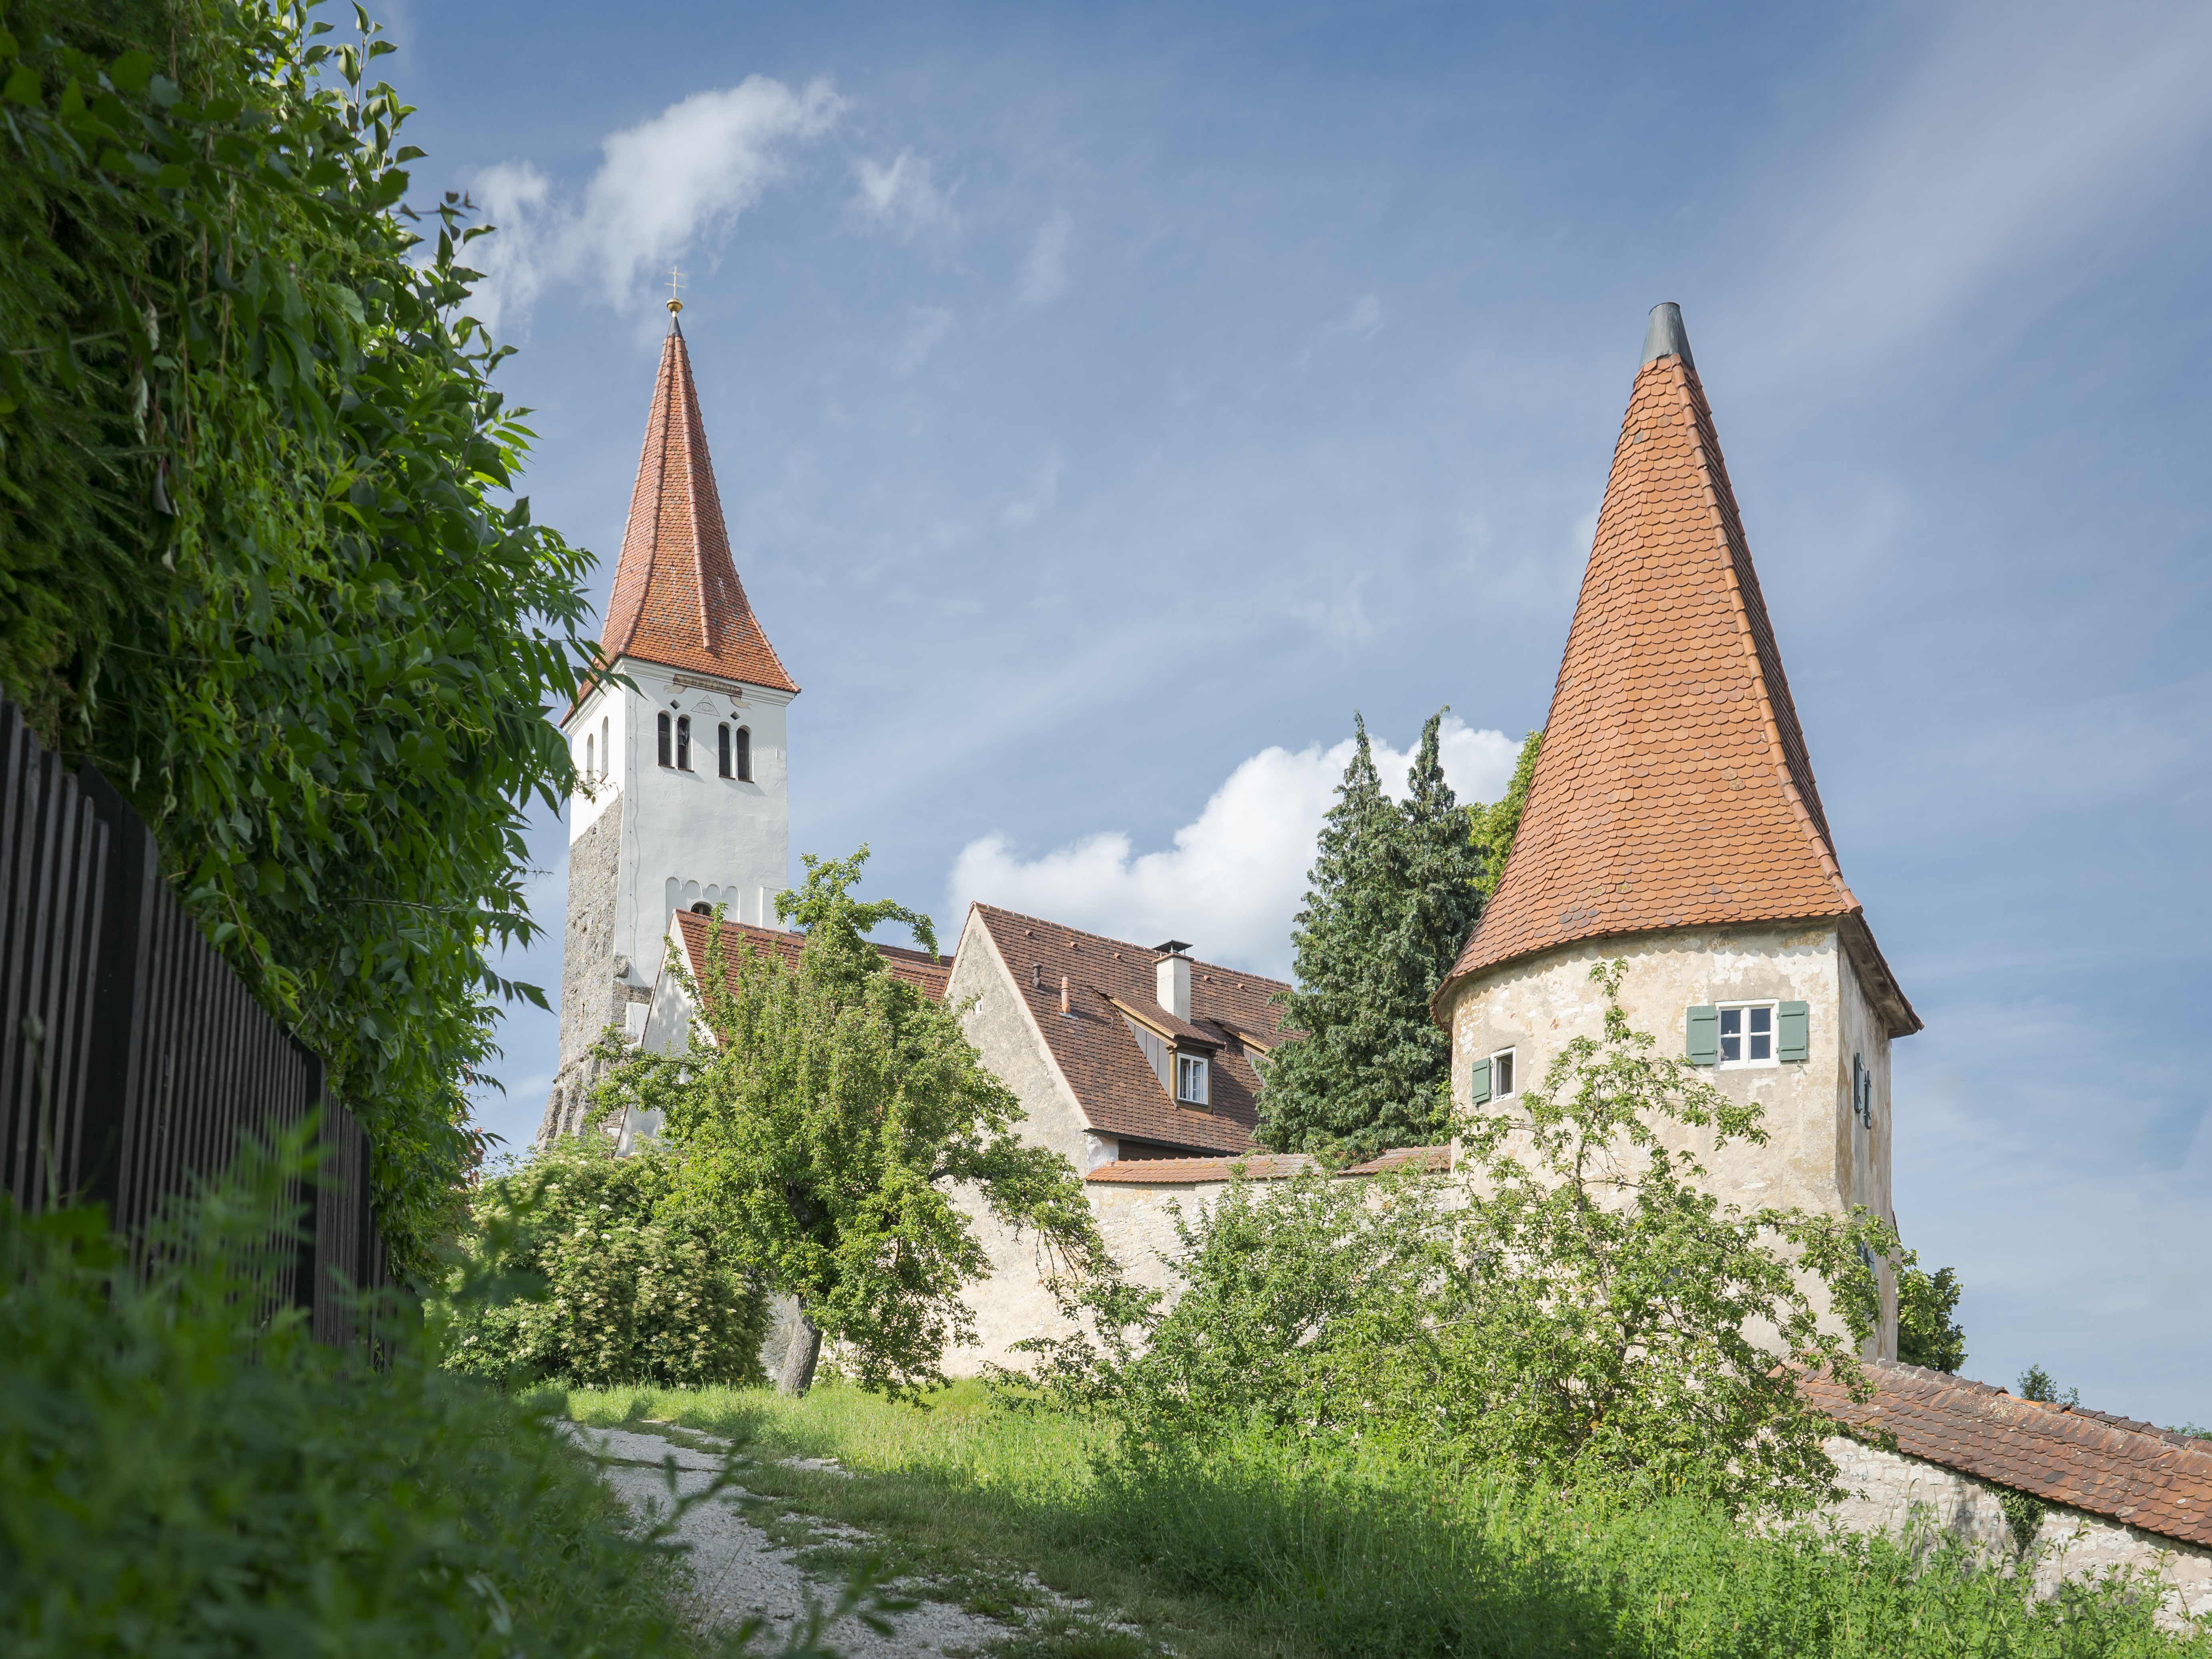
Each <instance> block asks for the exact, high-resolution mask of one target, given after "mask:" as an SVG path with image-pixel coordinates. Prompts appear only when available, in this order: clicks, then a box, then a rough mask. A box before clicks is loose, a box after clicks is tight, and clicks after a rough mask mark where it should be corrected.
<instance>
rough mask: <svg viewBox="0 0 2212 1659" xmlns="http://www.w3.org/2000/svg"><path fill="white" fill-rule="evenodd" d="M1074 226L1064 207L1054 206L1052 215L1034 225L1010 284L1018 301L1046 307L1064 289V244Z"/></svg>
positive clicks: (1065, 255) (1065, 281)
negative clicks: (1016, 276)
mask: <svg viewBox="0 0 2212 1659" xmlns="http://www.w3.org/2000/svg"><path fill="white" fill-rule="evenodd" d="M1074 228H1075V222H1074V221H1073V219H1071V218H1069V217H1068V213H1067V210H1066V208H1054V210H1052V216H1051V217H1050V218H1049V219H1047V220H1046V221H1045V222H1044V223H1042V225H1039V226H1038V227H1037V232H1036V235H1035V236H1033V237H1031V238H1030V251H1029V253H1028V256H1027V257H1026V258H1024V259H1023V261H1022V271H1021V276H1020V277H1019V279H1018V281H1017V282H1016V283H1015V284H1014V297H1015V298H1016V299H1018V300H1019V301H1021V302H1022V304H1024V305H1025V306H1048V305H1050V304H1051V303H1052V302H1053V301H1054V300H1057V299H1058V298H1060V295H1063V294H1065V293H1066V292H1067V247H1068V240H1069V238H1070V236H1071V234H1073V231H1074Z"/></svg>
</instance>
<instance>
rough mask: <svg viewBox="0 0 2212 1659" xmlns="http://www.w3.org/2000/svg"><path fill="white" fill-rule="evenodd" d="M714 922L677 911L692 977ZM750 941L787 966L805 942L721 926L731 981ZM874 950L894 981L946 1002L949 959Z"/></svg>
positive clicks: (898, 948)
mask: <svg viewBox="0 0 2212 1659" xmlns="http://www.w3.org/2000/svg"><path fill="white" fill-rule="evenodd" d="M713 921H714V918H713V917H712V916H702V915H699V914H698V913H697V912H696V911H694V910H678V911H677V912H676V925H677V927H678V929H679V930H680V931H681V933H682V937H683V939H684V957H685V958H686V965H687V967H688V968H689V969H690V972H691V973H693V974H694V975H697V974H699V973H701V972H702V971H704V969H705V967H706V963H707V937H708V930H709V927H711V925H712V923H713ZM741 939H742V940H744V941H747V942H749V943H750V945H752V947H753V951H754V954H755V955H763V954H767V953H773V954H775V956H777V957H781V958H782V960H783V963H784V965H785V966H786V967H790V968H796V967H797V966H798V965H799V949H800V947H801V946H803V945H805V943H806V935H805V934H804V933H784V932H782V931H781V930H780V929H777V928H774V927H753V926H751V925H750V923H747V922H742V921H724V922H723V923H722V963H723V969H724V971H725V972H726V973H727V974H728V975H730V976H731V977H732V981H734V979H735V976H736V974H737V968H738V957H739V951H738V941H739V940H741ZM876 951H877V953H878V955H880V956H881V957H883V958H884V962H885V963H888V964H889V965H890V970H891V977H892V978H893V979H902V980H904V981H906V982H907V983H908V984H909V985H913V986H917V987H920V988H921V994H922V995H924V996H926V997H927V998H928V999H929V1000H931V1001H932V1002H942V1001H944V1000H945V981H946V980H948V979H949V978H951V975H952V958H951V957H933V956H931V955H930V954H929V953H928V952H927V951H914V950H909V949H908V948H907V947H906V946H904V945H878V946H876Z"/></svg>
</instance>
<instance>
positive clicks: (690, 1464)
mask: <svg viewBox="0 0 2212 1659" xmlns="http://www.w3.org/2000/svg"><path fill="white" fill-rule="evenodd" d="M566 1426H567V1428H568V1431H569V1432H570V1433H571V1434H573V1435H574V1436H575V1437H576V1438H577V1439H578V1440H579V1441H580V1442H581V1443H583V1445H584V1446H585V1447H586V1449H588V1450H590V1451H591V1452H592V1453H593V1454H594V1455H596V1456H597V1457H598V1458H599V1466H600V1471H601V1473H602V1474H604V1475H605V1478H606V1480H607V1481H608V1483H609V1484H610V1485H611V1486H613V1487H614V1489H615V1490H616V1491H617V1492H620V1493H621V1494H622V1497H623V1501H624V1502H626V1503H627V1504H629V1506H630V1508H631V1509H632V1510H634V1511H635V1512H636V1513H637V1514H638V1515H639V1516H641V1517H643V1516H648V1515H665V1514H666V1513H667V1511H668V1508H669V1503H668V1480H667V1476H666V1474H665V1473H664V1472H663V1469H662V1468H661V1467H660V1466H661V1464H662V1462H663V1460H665V1459H666V1458H669V1457H671V1456H672V1457H674V1458H675V1460H676V1468H677V1480H678V1490H679V1491H681V1492H684V1493H686V1494H689V1493H692V1492H703V1491H705V1490H706V1489H707V1487H708V1486H710V1485H711V1484H712V1483H713V1478H714V1474H716V1473H717V1472H719V1471H720V1468H721V1462H720V1459H719V1458H718V1457H717V1456H716V1455H714V1454H713V1453H711V1452H705V1451H700V1450H697V1449H694V1448H692V1447H689V1446H679V1445H677V1444H676V1443H673V1442H672V1441H668V1440H664V1439H662V1438H661V1437H659V1435H657V1434H650V1433H641V1432H639V1431H635V1430H634V1429H598V1428H591V1427H588V1426H586V1425H580V1424H573V1423H572V1424H568V1425H566ZM807 1467H810V1468H819V1467H824V1466H823V1465H822V1464H821V1463H820V1462H819V1460H809V1461H808V1462H807ZM745 1496H746V1494H745V1493H744V1492H739V1491H738V1490H736V1489H734V1488H728V1489H725V1490H724V1491H723V1492H721V1493H720V1495H718V1496H717V1497H715V1498H711V1499H709V1500H708V1502H706V1503H703V1504H696V1505H695V1506H694V1507H693V1508H691V1509H690V1510H688V1511H687V1512H686V1513H685V1514H684V1518H683V1519H682V1521H681V1522H678V1528H677V1535H678V1537H680V1538H681V1539H682V1540H683V1541H684V1542H685V1543H687V1544H689V1545H690V1547H691V1573H692V1578H693V1581H694V1583H695V1584H696V1594H697V1597H698V1603H699V1614H700V1618H701V1620H702V1622H703V1623H706V1624H709V1625H732V1626H734V1625H737V1624H738V1623H741V1622H742V1621H743V1620H745V1619H748V1618H757V1619H764V1620H767V1621H768V1630H767V1632H763V1634H765V1635H767V1636H768V1637H769V1640H770V1642H771V1644H773V1643H774V1642H775V1640H776V1639H777V1638H781V1636H782V1635H783V1634H784V1633H785V1632H787V1631H789V1630H790V1629H792V1627H793V1625H794V1624H798V1625H800V1626H803V1625H804V1624H805V1619H806V1613H807V1601H808V1600H809V1598H810V1597H811V1599H812V1600H813V1601H814V1602H815V1603H816V1604H817V1605H818V1606H821V1607H825V1608H827V1607H835V1606H836V1602H837V1595H838V1591H839V1589H840V1587H839V1586H838V1585H836V1584H831V1583H823V1582H822V1581H820V1580H818V1579H815V1578H811V1577H808V1576H807V1575H806V1574H805V1573H804V1572H802V1571H800V1570H799V1565H798V1564H797V1562H796V1560H795V1559H793V1558H794V1556H795V1554H796V1552H795V1551H793V1550H791V1549H788V1548H786V1547H783V1546H781V1545H779V1544H777V1543H775V1542H774V1541H772V1540H771V1539H770V1538H769V1536H768V1534H766V1533H764V1532H763V1531H762V1530H761V1529H760V1528H758V1527H756V1526H754V1525H753V1524H752V1523H751V1522H749V1521H747V1520H746V1519H744V1516H742V1515H741V1514H740V1513H739V1512H738V1508H737V1504H738V1501H739V1500H740V1499H742V1498H744V1497H745ZM814 1528H815V1535H816V1536H817V1538H820V1539H823V1540H828V1539H842V1540H847V1541H857V1540H861V1539H864V1538H865V1537H866V1534H864V1533H860V1532H856V1531H854V1529H853V1528H849V1527H840V1526H836V1525H834V1524H832V1523H830V1522H820V1521H817V1522H814ZM908 1593H909V1594H913V1593H915V1589H909V1590H908ZM889 1617H890V1622H891V1626H892V1630H893V1634H891V1635H890V1636H888V1637H885V1636H878V1634H877V1633H876V1632H873V1631H872V1630H870V1629H869V1628H868V1627H867V1626H865V1625H863V1624H861V1623H860V1620H857V1619H845V1620H840V1621H839V1622H838V1624H836V1626H832V1627H831V1628H829V1629H828V1630H825V1631H824V1632H823V1639H824V1640H825V1641H827V1642H828V1643H829V1644H830V1645H832V1646H834V1647H836V1649H837V1650H838V1651H839V1652H841V1653H842V1654H845V1655H846V1656H848V1659H908V1656H921V1655H931V1656H934V1655H939V1654H962V1653H973V1652H975V1651H976V1650H979V1649H981V1647H982V1646H983V1644H985V1643H987V1642H991V1641H995V1640H997V1639H998V1638H1001V1637H1004V1636H1006V1635H1008V1634H1010V1633H1011V1632H1010V1627H1009V1626H1005V1625H1002V1624H1000V1623H999V1622H998V1621H997V1620H993V1619H985V1618H981V1617H980V1616H978V1615H977V1614H975V1613H965V1612H963V1611H962V1610H961V1609H960V1608H958V1607H953V1606H951V1605H950V1604H949V1603H946V1602H943V1601H922V1602H921V1604H920V1605H919V1606H917V1607H913V1608H912V1609H910V1610H908V1612H905V1613H892V1614H890V1615H889Z"/></svg>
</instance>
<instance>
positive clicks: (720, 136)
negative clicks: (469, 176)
mask: <svg viewBox="0 0 2212 1659" xmlns="http://www.w3.org/2000/svg"><path fill="white" fill-rule="evenodd" d="M844 106H845V105H844V100H842V99H841V98H839V97H838V96H837V94H836V92H835V91H834V90H833V89H832V88H831V87H830V85H829V82H826V81H816V82H812V83H811V84H810V85H809V86H807V87H806V88H805V90H803V91H799V92H794V91H793V90H792V88H789V87H787V86H785V85H784V84H783V83H782V82H780V81H771V80H769V78H768V77H767V76H760V75H754V76H747V77H746V78H745V80H744V81H743V82H740V83H739V84H738V85H737V86H734V87H730V88H724V89H723V90H721V91H719V92H702V93H695V94H693V95H692V96H690V97H689V98H686V99H684V100H682V101H681V102H680V103H675V104H671V105H670V106H668V107H667V108H666V109H665V110H663V111H662V112H660V113H659V114H658V115H656V116H654V117H653V118H652V119H651V120H649V121H644V122H641V123H640V124H639V125H636V126H634V127H628V128H625V129H624V130H623V131H620V132H617V133H613V134H611V135H610V136H609V137H607V138H606V139H605V141H604V142H603V143H601V145H600V151H601V155H602V156H603V158H604V159H603V160H602V161H601V162H600V165H599V171H598V173H595V174H593V175H592V180H591V182H590V184H588V185H586V186H585V189H584V193H583V199H582V201H581V203H580V204H570V203H568V202H567V201H565V200H563V199H561V198H559V197H556V195H555V193H554V192H553V191H552V189H551V187H550V184H549V183H548V181H547V180H546V179H545V178H544V175H543V174H541V173H538V171H537V169H536V168H534V167H531V166H530V165H529V164H528V163H527V162H506V163H503V164H501V166H499V167H488V168H486V169H485V170H484V171H483V172H482V173H478V174H477V178H476V180H475V184H474V189H475V191H476V193H477V195H478V196H479V197H482V198H483V201H484V203H485V204H486V206H487V207H488V208H489V210H490V217H491V220H492V222H494V223H495V224H497V225H498V226H499V227H500V230H499V234H497V235H495V236H491V237H487V238H484V239H483V240H479V241H477V242H475V243H472V244H471V247H470V252H471V258H472V259H473V262H474V263H475V264H476V265H477V268H478V269H479V270H483V272H484V274H485V276H486V281H485V282H484V283H483V284H482V285H481V286H480V287H479V288H478V289H477V299H476V304H475V307H474V309H475V311H476V313H477V315H478V316H479V317H480V318H482V319H483V320H484V321H485V322H486V323H487V324H489V325H492V326H494V327H497V326H498V324H499V322H500V320H501V319H502V318H505V317H507V316H509V315H516V316H519V315H524V314H526V313H527V312H528V311H529V308H530V306H531V305H532V302H533V301H535V300H536V299H537V297H538V295H539V294H540V293H541V292H543V291H544V289H546V288H547V287H549V286H550V285H552V284H553V283H559V282H592V283H596V284H597V286H598V287H599V291H600V295H601V297H603V298H604V299H605V301H606V302H607V303H608V304H609V305H611V306H612V307H614V308H615V309H616V310H617V311H627V310H628V309H629V307H631V306H632V305H634V304H635V303H636V302H637V301H638V300H639V299H641V297H643V295H644V294H645V293H646V292H647V291H648V290H649V289H651V288H652V286H653V283H654V282H657V281H659V280H660V277H659V273H660V272H661V271H663V270H665V267H666V265H667V264H669V263H670V262H671V261H672V260H675V259H677V258H679V257H680V256H682V255H683V254H684V253H685V252H688V251H689V250H690V249H691V248H692V247H693V246H695V245H696V243H698V242H699V241H700V240H702V239H707V238H717V237H725V236H726V235H727V234H729V232H730V230H731V229H732V227H733V226H734V225H735V224H736V222H737V220H738V216H739V215H740V214H742V213H743V212H744V210H746V209H748V208H750V207H751V206H752V205H753V204H755V203H757V202H758V201H759V200H760V198H761V195H762V193H763V191H766V190H767V189H768V187H769V185H773V184H775V182H777V181H778V180H779V179H781V178H783V177H784V176H785V174H786V173H787V172H788V171H789V168H790V151H791V149H792V147H793V146H794V145H796V144H799V143H804V142H805V141H806V140H808V139H811V138H814V137H819V136H820V135H821V134H822V133H823V132H825V131H828V130H829V127H830V126H831V125H833V124H834V123H835V122H836V118H837V116H838V114H839V112H841V111H842V109H843V108H844Z"/></svg>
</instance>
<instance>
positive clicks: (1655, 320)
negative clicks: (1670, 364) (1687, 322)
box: [1637, 300, 1698, 372]
mask: <svg viewBox="0 0 2212 1659" xmlns="http://www.w3.org/2000/svg"><path fill="white" fill-rule="evenodd" d="M1662 357H1680V359H1681V360H1682V367H1683V368H1687V369H1690V370H1692V372H1694V371H1695V370H1696V368H1697V367H1698V360H1697V359H1696V358H1695V357H1692V356H1691V355H1690V331H1688V330H1687V329H1686V328H1684V327H1683V326H1682V307H1680V306H1678V305H1676V304H1675V303H1674V301H1672V300H1662V301H1660V302H1659V303H1658V304H1657V305H1656V306H1654V307H1651V325H1650V327H1649V328H1647V329H1645V330H1644V361H1643V362H1640V363H1638V365H1637V367H1638V368H1643V367H1644V364H1646V363H1656V362H1658V361H1659V360H1660V359H1661V358H1662Z"/></svg>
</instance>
